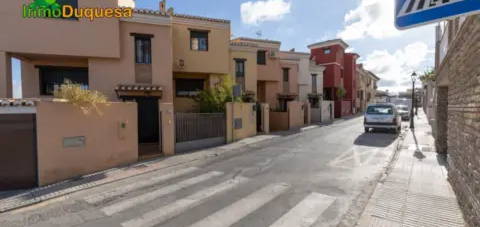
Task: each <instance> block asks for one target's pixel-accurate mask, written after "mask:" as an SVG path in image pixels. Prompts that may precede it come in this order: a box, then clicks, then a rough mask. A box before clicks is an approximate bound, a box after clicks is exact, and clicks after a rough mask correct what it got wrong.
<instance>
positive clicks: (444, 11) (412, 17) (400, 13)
mask: <svg viewBox="0 0 480 227" xmlns="http://www.w3.org/2000/svg"><path fill="white" fill-rule="evenodd" d="M387 1H388V0H387ZM475 12H480V0H395V26H396V27H397V28H398V29H407V28H411V27H416V26H420V25H424V24H428V23H432V22H436V21H440V20H445V19H448V18H451V17H456V16H459V15H462V14H471V13H475Z"/></svg>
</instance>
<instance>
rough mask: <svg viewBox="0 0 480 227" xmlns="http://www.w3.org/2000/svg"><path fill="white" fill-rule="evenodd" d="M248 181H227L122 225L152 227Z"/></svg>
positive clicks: (238, 179)
mask: <svg viewBox="0 0 480 227" xmlns="http://www.w3.org/2000/svg"><path fill="white" fill-rule="evenodd" d="M247 181H248V178H245V177H237V178H235V179H233V180H228V181H225V182H223V183H220V184H217V185H215V186H212V187H209V188H206V189H203V190H201V191H199V192H197V193H195V194H192V195H189V196H187V197H184V198H182V199H179V200H177V201H175V202H173V203H170V204H167V205H165V206H163V207H160V208H159V209H156V210H153V211H150V212H148V213H146V214H144V215H142V216H141V217H139V218H135V219H132V220H129V221H127V222H124V223H122V226H123V227H134V226H144V227H147V226H154V225H158V224H160V223H163V222H165V221H166V220H168V219H170V218H173V217H176V216H178V215H180V214H181V213H182V212H184V211H186V210H188V209H191V208H193V207H196V206H198V205H200V204H202V203H203V202H205V201H206V200H207V199H209V198H210V197H212V196H214V195H216V194H219V193H222V192H225V191H228V190H231V189H233V188H235V187H236V186H238V185H239V184H241V183H245V182H247Z"/></svg>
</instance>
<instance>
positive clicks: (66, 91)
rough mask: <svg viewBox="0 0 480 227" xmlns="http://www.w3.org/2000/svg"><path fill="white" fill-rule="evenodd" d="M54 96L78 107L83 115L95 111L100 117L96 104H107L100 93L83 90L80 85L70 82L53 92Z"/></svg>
mask: <svg viewBox="0 0 480 227" xmlns="http://www.w3.org/2000/svg"><path fill="white" fill-rule="evenodd" d="M54 96H55V98H57V99H64V100H66V101H68V102H69V103H71V104H73V105H74V106H77V107H79V108H80V109H81V110H82V111H83V112H84V113H85V114H89V113H90V112H91V111H92V110H95V111H96V112H97V113H98V114H100V115H101V114H102V113H101V112H100V110H99V109H98V106H97V104H101V103H106V102H107V98H106V97H105V96H104V95H103V94H102V93H100V92H98V91H92V90H86V89H83V88H82V87H81V85H80V84H74V83H72V82H71V81H66V82H65V84H62V85H61V86H60V88H59V89H57V90H55V91H54Z"/></svg>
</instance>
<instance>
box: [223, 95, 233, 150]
mask: <svg viewBox="0 0 480 227" xmlns="http://www.w3.org/2000/svg"><path fill="white" fill-rule="evenodd" d="M233 114H234V113H233V103H231V102H228V103H226V104H225V115H226V116H225V119H226V122H225V125H226V126H227V127H226V129H227V138H226V140H227V143H231V142H233V141H234V133H233V119H234V116H233Z"/></svg>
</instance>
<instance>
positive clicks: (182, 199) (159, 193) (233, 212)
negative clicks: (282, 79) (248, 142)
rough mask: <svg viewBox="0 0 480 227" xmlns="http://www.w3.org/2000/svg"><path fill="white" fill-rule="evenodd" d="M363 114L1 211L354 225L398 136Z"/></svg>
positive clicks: (129, 220) (109, 220)
mask: <svg viewBox="0 0 480 227" xmlns="http://www.w3.org/2000/svg"><path fill="white" fill-rule="evenodd" d="M362 120H363V119H362V118H361V117H358V118H354V119H351V120H346V121H342V122H339V123H335V124H333V125H330V126H325V127H320V128H316V129H312V130H309V131H306V132H303V133H297V134H292V135H289V136H284V137H282V138H281V139H277V140H272V141H269V142H263V143H261V144H258V145H254V146H252V148H251V149H250V150H248V151H247V152H241V153H239V154H236V155H233V156H229V157H224V158H218V159H216V160H213V161H209V162H208V163H203V164H199V165H198V164H197V166H189V167H182V168H179V170H178V171H170V172H162V173H159V172H153V173H149V174H144V175H141V176H137V177H133V178H129V179H127V180H123V181H120V182H116V183H113V184H109V185H103V186H99V187H96V188H93V189H90V190H86V191H82V192H78V193H75V194H72V195H69V196H67V197H62V198H59V199H55V200H52V201H49V202H47V203H42V204H40V205H36V206H32V207H30V208H26V209H22V210H19V211H12V212H9V213H5V214H1V215H0V226H2V227H9V226H49V227H52V226H62V227H63V226H125V227H127V226H175V227H176V226H195V227H202V226H205V227H215V226H233V227H241V226H245V227H256V226H276V227H277V226H279V227H281V226H286V227H295V226H337V225H339V223H340V222H341V221H342V222H341V225H343V226H348V225H352V224H353V223H355V220H356V215H357V214H359V212H361V210H362V204H363V202H365V201H362V199H365V198H368V195H369V192H371V190H373V187H374V185H376V182H377V180H378V176H379V174H381V173H382V171H383V167H384V166H385V163H386V162H387V161H388V160H389V159H390V158H391V156H392V154H393V153H394V148H395V144H396V143H395V141H396V140H397V136H396V135H394V134H392V133H388V132H387V133H368V134H365V133H364V131H363V130H364V129H363V127H362Z"/></svg>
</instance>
